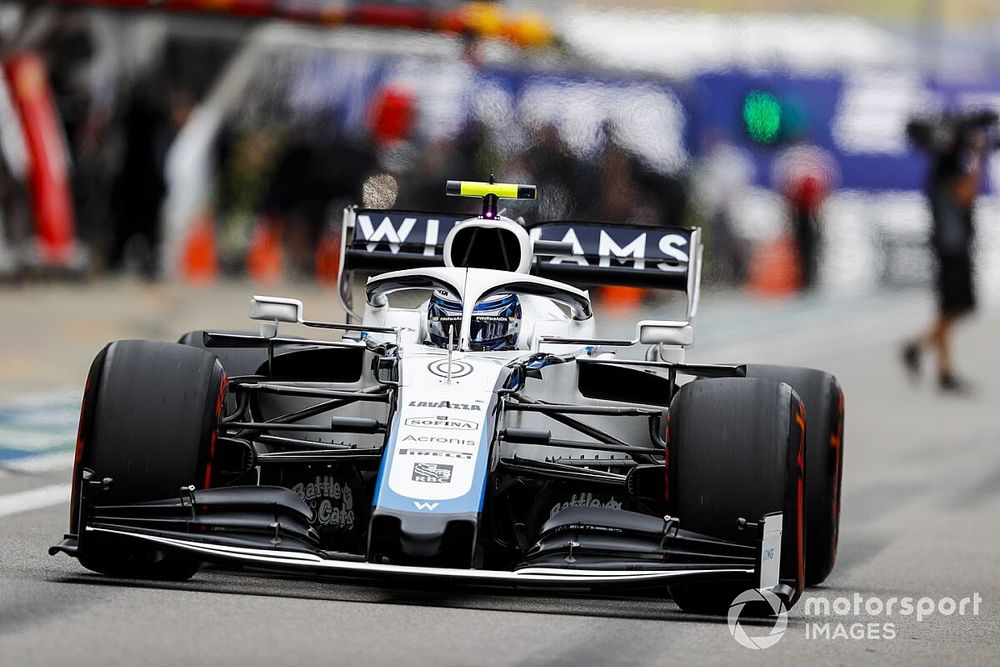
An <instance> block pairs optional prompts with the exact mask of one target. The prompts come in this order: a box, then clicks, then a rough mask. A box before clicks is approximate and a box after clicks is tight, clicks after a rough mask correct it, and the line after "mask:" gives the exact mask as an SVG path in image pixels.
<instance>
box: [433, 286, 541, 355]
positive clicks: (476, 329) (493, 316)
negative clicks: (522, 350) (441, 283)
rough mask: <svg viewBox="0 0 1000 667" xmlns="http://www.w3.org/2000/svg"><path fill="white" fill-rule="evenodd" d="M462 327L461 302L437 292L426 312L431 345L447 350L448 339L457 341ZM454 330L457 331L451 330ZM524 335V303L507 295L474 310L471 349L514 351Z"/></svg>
mask: <svg viewBox="0 0 1000 667" xmlns="http://www.w3.org/2000/svg"><path fill="white" fill-rule="evenodd" d="M461 325H462V303H461V302H460V301H456V300H455V299H453V298H451V297H450V296H448V293H447V292H444V291H442V290H437V291H435V292H434V293H433V294H432V295H431V299H430V305H429V306H428V309H427V331H428V333H429V334H430V338H431V342H432V343H433V344H434V345H437V346H438V347H447V346H448V342H449V336H452V337H453V339H452V340H453V342H455V343H457V342H458V333H459V327H460V326H461ZM453 328H454V332H453V331H452V329H453ZM520 332H521V300H520V299H518V298H517V295H516V294H510V293H508V292H505V293H502V294H494V295H493V296H489V297H486V298H485V299H483V300H482V301H480V302H479V303H477V304H476V307H475V309H473V311H472V330H471V333H470V337H469V347H470V348H471V349H473V350H477V351H482V350H512V349H514V348H515V347H516V346H517V336H518V334H519V333H520Z"/></svg>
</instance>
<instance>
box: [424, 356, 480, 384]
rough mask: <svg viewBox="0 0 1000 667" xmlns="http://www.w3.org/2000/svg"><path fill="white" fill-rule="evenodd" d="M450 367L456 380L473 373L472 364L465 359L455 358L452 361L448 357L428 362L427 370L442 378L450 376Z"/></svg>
mask: <svg viewBox="0 0 1000 667" xmlns="http://www.w3.org/2000/svg"><path fill="white" fill-rule="evenodd" d="M449 369H450V370H451V374H450V377H451V379H452V380H456V379H458V378H464V377H465V376H466V375H470V374H471V373H472V364H467V363H465V362H464V361H455V360H454V359H453V360H451V361H450V362H449V361H448V360H447V359H440V360H438V361H432V362H431V363H429V364H427V370H429V371H430V372H431V373H433V374H434V375H437V376H438V377H442V378H447V377H449V373H448V370H449Z"/></svg>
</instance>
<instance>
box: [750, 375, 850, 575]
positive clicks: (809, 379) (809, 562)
mask: <svg viewBox="0 0 1000 667" xmlns="http://www.w3.org/2000/svg"><path fill="white" fill-rule="evenodd" d="M747 377H756V378H769V379H771V380H777V381H779V382H784V383H786V384H788V385H790V386H791V387H792V389H794V390H795V393H797V394H798V395H799V398H801V399H802V403H803V404H804V405H805V409H806V536H805V540H806V586H816V585H818V584H821V583H823V581H824V580H826V578H827V577H828V576H830V573H831V572H832V571H833V565H834V563H835V562H836V560H837V539H838V535H839V533H840V487H841V484H842V480H843V469H844V392H843V391H841V389H840V385H839V384H837V380H836V378H834V377H833V376H832V375H830V374H829V373H824V372H823V371H819V370H814V369H812V368H795V367H791V366H768V365H760V364H753V365H750V366H747Z"/></svg>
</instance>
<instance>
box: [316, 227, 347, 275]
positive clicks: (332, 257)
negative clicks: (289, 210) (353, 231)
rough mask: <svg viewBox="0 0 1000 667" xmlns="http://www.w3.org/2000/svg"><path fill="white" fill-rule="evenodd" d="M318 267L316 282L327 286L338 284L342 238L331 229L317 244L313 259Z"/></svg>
mask: <svg viewBox="0 0 1000 667" xmlns="http://www.w3.org/2000/svg"><path fill="white" fill-rule="evenodd" d="M313 264H314V265H315V267H316V282H318V283H319V284H320V285H323V286H326V287H332V286H334V285H336V284H337V276H338V275H339V273H340V239H339V238H338V236H337V235H336V234H334V233H333V232H331V231H326V232H323V235H322V236H321V237H320V239H319V244H317V246H316V256H315V258H314V259H313Z"/></svg>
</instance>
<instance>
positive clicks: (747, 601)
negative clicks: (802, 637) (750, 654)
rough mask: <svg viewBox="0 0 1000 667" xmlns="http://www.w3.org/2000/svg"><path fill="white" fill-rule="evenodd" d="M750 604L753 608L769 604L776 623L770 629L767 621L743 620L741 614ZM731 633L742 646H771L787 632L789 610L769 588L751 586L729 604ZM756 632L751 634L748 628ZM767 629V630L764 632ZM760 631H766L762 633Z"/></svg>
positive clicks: (754, 647) (753, 647) (759, 647)
mask: <svg viewBox="0 0 1000 667" xmlns="http://www.w3.org/2000/svg"><path fill="white" fill-rule="evenodd" d="M747 605H750V606H751V607H752V608H757V609H760V608H761V605H767V606H768V607H770V609H771V611H772V612H773V613H774V625H773V626H772V627H771V628H770V629H769V630H768V629H767V627H766V626H767V623H766V621H765V622H764V623H760V624H757V623H751V622H746V621H741V620H740V616H741V615H742V614H743V610H744V608H745V607H746V606H747ZM728 620H729V634H731V635H732V636H733V639H735V640H736V641H737V642H739V644H740V646H745V647H747V648H752V649H762V648H771V647H772V646H774V645H775V644H777V643H778V641H779V640H780V639H781V637H782V635H784V634H785V629H786V628H787V627H788V610H787V609H785V603H783V602H782V601H781V598H779V597H778V596H777V595H775V594H774V593H772V592H771V591H769V590H767V589H757V588H751V589H749V590H746V591H743V592H742V593H740V594H739V595H737V596H736V599H735V600H733V603H732V604H731V605H730V606H729V619H728ZM748 628H749V629H750V630H751V631H753V632H754V634H752V635H751V634H749V633H748V632H747V629H748ZM765 630H766V632H764V631H765ZM760 632H764V633H763V634H760Z"/></svg>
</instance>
